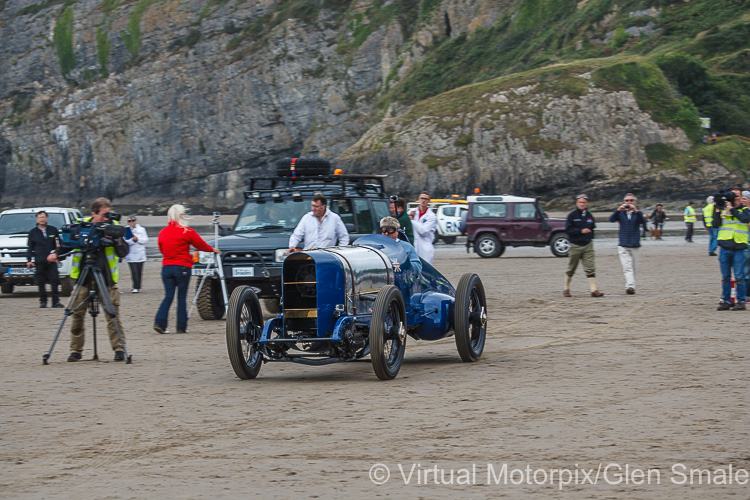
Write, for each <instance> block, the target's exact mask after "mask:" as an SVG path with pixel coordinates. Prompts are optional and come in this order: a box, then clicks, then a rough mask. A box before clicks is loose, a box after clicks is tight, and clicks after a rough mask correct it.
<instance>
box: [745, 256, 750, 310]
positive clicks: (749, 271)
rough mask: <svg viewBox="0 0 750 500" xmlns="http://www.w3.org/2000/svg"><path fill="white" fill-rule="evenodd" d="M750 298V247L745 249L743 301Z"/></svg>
mask: <svg viewBox="0 0 750 500" xmlns="http://www.w3.org/2000/svg"><path fill="white" fill-rule="evenodd" d="M748 297H750V245H748V246H747V248H746V249H745V300H747V298H748Z"/></svg>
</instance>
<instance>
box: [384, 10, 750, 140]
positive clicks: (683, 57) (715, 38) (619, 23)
mask: <svg viewBox="0 0 750 500" xmlns="http://www.w3.org/2000/svg"><path fill="white" fill-rule="evenodd" d="M748 47H750V14H749V13H748V11H747V2H746V1H743V0H692V1H691V2H688V3H685V2H670V1H667V0H650V1H649V0H630V1H624V2H614V1H613V0H585V1H582V2H576V1H574V0H528V1H524V2H515V3H513V4H511V5H510V7H509V8H508V10H507V12H506V13H505V14H504V15H503V16H502V17H501V18H500V19H499V21H498V22H497V23H495V25H493V26H492V27H490V28H487V29H477V30H476V31H474V32H473V33H468V32H463V33H460V34H458V35H457V36H454V37H451V38H445V37H444V38H443V39H441V40H438V41H437V42H436V43H435V44H434V45H433V46H432V47H430V48H428V50H427V51H426V53H425V57H424V59H423V60H422V62H421V63H420V64H417V65H415V67H414V68H413V69H412V70H411V71H410V72H409V73H408V74H407V75H406V76H405V77H404V78H403V80H402V81H400V82H398V84H396V85H395V86H393V87H392V88H391V89H390V90H389V91H388V92H387V93H386V94H385V96H384V97H383V98H382V99H381V101H380V103H379V107H380V109H385V108H386V107H387V106H388V105H389V104H390V103H391V102H393V101H398V102H401V103H404V104H413V103H415V102H417V101H419V100H422V99H426V98H428V97H431V96H435V95H438V94H441V93H444V92H446V91H449V90H451V89H455V88H457V87H460V86H463V85H467V84H470V83H476V82H480V81H485V80H489V79H492V78H495V77H497V76H502V75H511V74H517V73H520V72H523V71H526V70H529V69H532V68H539V67H544V66H550V65H554V64H560V63H566V62H572V61H576V60H584V59H585V60H591V59H595V58H602V57H607V58H613V59H614V60H615V61H617V60H618V59H620V58H621V59H622V60H623V61H629V60H630V59H629V57H630V55H632V54H641V55H643V56H645V57H646V58H648V59H650V60H651V61H652V63H653V64H649V63H643V64H637V65H633V64H632V63H628V62H623V64H622V65H615V66H611V67H610V68H609V69H606V70H605V69H603V70H602V71H603V72H604V73H606V75H607V76H608V78H604V75H602V74H600V77H602V78H603V79H602V82H604V81H605V80H610V79H611V82H610V83H611V84H614V85H615V86H617V87H618V88H623V89H630V90H634V91H635V90H637V91H638V100H639V103H642V104H645V105H646V108H645V109H647V110H649V111H650V112H655V113H656V114H657V115H658V117H657V119H658V120H659V121H662V122H664V123H667V124H672V125H678V126H680V127H682V128H683V129H684V130H685V131H686V133H687V134H688V136H689V137H690V138H691V139H693V140H697V139H698V138H699V137H700V131H697V130H696V129H695V118H696V115H698V114H699V115H700V116H710V117H711V118H712V120H713V124H714V127H715V128H716V129H718V130H721V131H723V132H725V133H738V134H743V135H747V136H750V116H748V113H747V110H748V109H750V75H749V74H748V69H750V50H748ZM657 73H663V74H661V75H657ZM652 91H655V95H653V96H651V95H650V94H651V92H652ZM675 91H676V92H679V94H681V95H682V96H683V97H684V98H686V99H687V100H686V99H678V100H676V101H674V102H672V103H671V104H670V106H668V107H667V108H661V107H660V105H659V103H658V101H659V100H663V99H665V98H666V95H667V94H669V93H670V92H675ZM650 101H655V102H650ZM670 102H671V101H670ZM675 103H677V104H676V106H677V107H675Z"/></svg>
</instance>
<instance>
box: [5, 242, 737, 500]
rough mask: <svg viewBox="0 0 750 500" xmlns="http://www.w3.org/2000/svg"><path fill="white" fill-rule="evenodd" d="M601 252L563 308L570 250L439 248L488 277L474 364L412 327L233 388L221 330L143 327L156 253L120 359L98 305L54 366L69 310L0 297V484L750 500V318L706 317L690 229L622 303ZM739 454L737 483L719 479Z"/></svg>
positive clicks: (711, 267) (131, 491)
mask: <svg viewBox="0 0 750 500" xmlns="http://www.w3.org/2000/svg"><path fill="white" fill-rule="evenodd" d="M596 245H597V270H598V287H599V289H600V290H601V291H603V292H604V293H605V294H606V295H605V296H604V297H602V298H598V299H597V298H592V297H590V296H589V292H588V283H587V282H586V279H585V277H584V276H583V273H582V270H579V272H578V274H577V275H576V276H575V278H574V280H573V286H572V293H573V297H572V298H568V299H566V298H563V297H562V294H561V291H562V285H563V275H564V270H565V266H566V262H567V259H559V258H555V257H553V256H552V254H551V252H550V251H549V249H547V248H531V249H521V248H515V249H513V248H511V249H508V250H507V251H506V253H505V255H504V256H503V257H501V258H499V259H480V258H479V257H477V256H476V255H473V254H471V255H469V254H466V252H465V249H464V248H463V247H462V246H458V245H453V246H447V245H439V246H438V249H437V252H436V262H435V265H436V267H437V268H438V269H440V270H441V271H442V272H443V273H444V274H445V275H446V276H447V277H448V278H449V279H450V280H451V282H452V283H454V285H455V284H457V283H458V280H459V278H460V276H461V275H462V274H463V273H466V272H478V274H479V275H480V276H481V277H482V279H483V281H484V285H485V288H486V290H487V295H488V312H489V334H488V339H487V345H486V348H485V352H484V355H483V356H482V358H481V359H480V360H479V361H478V362H477V363H471V364H467V363H462V362H461V361H460V358H459V356H458V353H457V352H456V347H455V343H454V342H453V339H452V338H451V339H446V340H443V341H439V342H436V343H428V342H415V341H413V340H412V339H409V340H408V341H407V350H406V356H405V360H404V364H403V366H402V368H401V372H400V374H399V376H398V377H397V378H396V379H395V380H393V381H389V382H382V381H379V380H378V379H377V378H376V377H375V375H374V373H373V371H372V367H371V366H370V365H369V363H340V364H334V365H327V366H321V367H308V366H302V365H296V364H287V363H283V364H282V363H269V364H266V365H264V366H263V367H262V369H261V372H260V376H259V378H258V379H256V380H252V381H240V380H238V379H237V378H236V377H235V376H234V373H233V372H232V369H231V367H230V364H229V360H228V358H227V354H226V345H225V340H224V331H225V322H224V321H203V320H201V319H200V318H199V317H198V314H197V312H195V313H194V315H193V318H192V319H191V321H190V324H189V331H190V333H188V334H184V335H176V334H171V335H159V334H157V333H155V332H154V331H153V330H152V329H151V326H152V324H153V315H154V313H155V311H156V308H157V307H158V304H159V302H160V300H161V298H162V289H161V283H160V280H159V277H158V276H159V267H160V264H159V262H157V261H151V262H148V263H147V265H146V268H145V284H144V290H143V293H140V294H131V293H129V292H130V278H129V273H128V271H127V265H124V264H123V265H122V267H121V271H122V278H121V291H122V292H124V293H123V294H122V305H121V314H122V317H123V323H124V328H125V331H126V336H127V339H128V349H129V351H130V354H131V355H132V356H133V363H132V364H129V365H127V364H124V363H115V362H114V361H112V352H111V350H110V349H109V344H108V341H107V337H106V333H105V332H106V326H105V324H106V323H105V321H104V318H103V317H102V316H100V317H99V318H98V319H97V330H98V347H99V355H100V361H87V359H89V358H91V356H92V350H91V349H92V345H93V344H92V339H91V335H90V332H91V322H90V318H87V333H88V336H87V341H86V350H85V351H84V361H81V362H78V363H67V362H66V361H65V359H66V358H67V355H68V342H69V335H68V326H69V322H68V323H67V324H66V326H65V329H64V331H63V333H62V335H61V338H60V342H59V343H58V344H57V346H56V348H55V350H54V351H53V353H52V357H51V359H50V364H49V365H48V366H43V365H42V355H43V354H44V353H46V352H47V350H48V349H49V347H50V343H51V341H52V338H53V337H54V334H55V331H56V330H57V327H58V325H59V323H60V320H61V319H62V311H61V310H59V309H38V308H37V304H38V303H37V300H36V294H35V293H34V291H33V290H32V289H31V288H29V287H24V288H19V289H17V290H18V291H17V292H16V293H14V294H13V295H2V296H0V307H1V308H2V327H1V328H0V346H1V347H2V349H0V353H1V354H0V356H1V358H0V359H2V364H1V365H0V366H1V368H0V371H1V372H2V384H1V385H0V395H1V396H2V399H1V401H2V422H3V425H2V430H3V432H2V433H1V434H0V491H1V492H2V493H1V494H0V496H2V497H3V498H34V499H38V498H77V499H104V498H108V499H109V498H111V499H126V498H212V499H216V498H237V497H245V498H269V497H271V496H275V497H277V498H292V497H304V498H317V497H321V498H341V497H344V496H347V497H352V498H372V497H399V498H455V497H457V496H460V497H462V498H463V497H466V498H518V497H521V496H522V495H523V496H524V497H525V498H559V497H564V498H628V499H630V498H644V499H645V498H648V499H653V498H677V497H679V498H696V499H698V498H700V499H703V498H748V491H749V488H748V485H747V484H748V483H750V478H749V477H748V476H747V475H743V474H742V471H745V473H747V471H750V438H749V434H750V413H749V411H748V410H749V408H748V399H749V398H750V383H749V382H750V368H748V356H749V354H750V342H748V330H749V329H748V327H747V325H748V324H749V322H750V312H748V311H744V312H735V311H727V312H717V311H716V310H715V309H716V303H717V300H718V297H719V279H720V277H719V270H718V263H717V261H716V258H715V257H708V256H707V250H706V242H705V239H703V237H702V235H700V236H699V237H698V238H697V242H696V243H694V244H692V245H689V244H685V243H683V242H682V240H681V238H679V237H670V238H667V239H666V240H665V241H662V242H655V241H646V242H645V243H644V248H643V250H642V251H641V258H640V263H639V268H638V283H637V294H636V295H633V296H630V295H625V293H624V278H623V275H622V270H621V267H620V263H619V260H618V259H617V255H616V246H615V245H616V242H615V240H614V239H604V240H601V241H598V242H597V244H596ZM191 286H194V283H192V284H191ZM174 313H175V311H174V306H173V310H172V316H171V318H170V328H172V329H173V328H174ZM375 464H383V465H384V466H386V467H387V468H388V469H389V470H390V477H389V479H388V480H387V481H385V483H384V484H381V485H376V484H374V482H373V480H371V472H372V478H373V479H374V480H376V481H378V480H383V479H385V477H386V476H385V475H384V474H385V469H383V468H381V469H378V468H377V467H375V468H373V467H374V466H375ZM503 466H505V467H506V469H505V471H506V476H505V481H504V479H503V472H502V471H503ZM730 466H731V467H732V478H731V479H732V482H733V484H724V485H721V484H714V483H715V482H716V481H717V478H718V480H719V481H721V472H720V471H721V470H724V471H726V473H727V474H728V472H729V467H730ZM626 467H627V473H626ZM682 467H684V468H682ZM514 469H518V471H517V472H513V470H514ZM690 469H702V470H703V474H701V475H700V476H696V475H695V474H694V475H693V477H692V481H691V477H690ZM738 469H739V471H738ZM402 470H403V472H401V471H402ZM553 470H557V472H552V471H553ZM565 471H567V473H568V474H570V476H568V475H567V474H566V472H565ZM638 471H641V472H640V473H639V472H638ZM654 471H658V476H659V477H658V483H657V477H656V476H657V472H654ZM410 473H411V475H410ZM641 473H643V476H641V475H640V474H641ZM451 474H452V476H451ZM573 474H577V476H576V477H574V476H573ZM683 474H684V475H683ZM488 475H489V476H490V477H488ZM550 476H552V477H551V478H550ZM595 477H596V484H589V483H590V482H593V481H594V478H595ZM699 478H700V480H701V482H702V483H703V484H697V482H698V479H699ZM561 479H562V480H563V481H565V480H568V479H569V482H570V484H567V485H560V484H559V483H560V480H561ZM709 479H710V480H711V483H712V484H706V482H707V481H708V480H709ZM743 479H744V480H745V481H746V484H745V485H742V484H737V480H739V481H740V482H741V481H742V480H743ZM626 480H627V482H628V483H629V484H626ZM497 481H499V484H496V482H497ZM728 481H729V476H728V475H725V476H724V482H728ZM445 482H447V483H450V482H452V483H453V484H441V483H445ZM514 482H515V483H520V484H513V483H514ZM691 482H692V484H691ZM460 483H468V484H460ZM488 483H489V484H488ZM506 483H507V484H506ZM639 483H640V484H639ZM649 483H650V484H649ZM559 488H561V489H559Z"/></svg>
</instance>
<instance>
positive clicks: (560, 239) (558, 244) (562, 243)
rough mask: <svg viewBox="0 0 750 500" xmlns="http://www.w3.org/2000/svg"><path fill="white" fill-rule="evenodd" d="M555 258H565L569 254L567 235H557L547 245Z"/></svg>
mask: <svg viewBox="0 0 750 500" xmlns="http://www.w3.org/2000/svg"><path fill="white" fill-rule="evenodd" d="M549 246H550V250H552V254H553V255H554V256H555V257H567V256H568V253H569V252H570V239H569V238H568V235H567V234H564V233H563V234H558V235H557V236H555V237H554V238H552V241H551V242H550V244H549Z"/></svg>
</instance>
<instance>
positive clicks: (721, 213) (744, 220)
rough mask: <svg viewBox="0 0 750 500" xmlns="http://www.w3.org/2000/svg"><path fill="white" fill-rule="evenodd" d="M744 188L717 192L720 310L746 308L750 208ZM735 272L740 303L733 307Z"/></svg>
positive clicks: (715, 213) (715, 224)
mask: <svg viewBox="0 0 750 500" xmlns="http://www.w3.org/2000/svg"><path fill="white" fill-rule="evenodd" d="M741 200H742V190H741V189H740V188H739V187H736V188H732V190H731V191H722V192H720V193H717V194H715V195H714V205H715V208H714V217H713V221H712V224H713V227H717V228H719V236H718V242H719V247H720V248H721V250H720V251H719V265H720V266H721V302H719V307H717V308H716V310H717V311H727V310H729V309H731V310H733V311H744V310H745V309H746V306H745V280H744V267H745V248H747V245H748V226H747V224H748V223H749V222H750V208H747V207H743V206H742V201H741ZM732 272H734V279H735V281H736V287H737V288H736V289H737V302H736V303H735V304H734V306H732V295H731V294H732V284H731V278H732Z"/></svg>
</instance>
